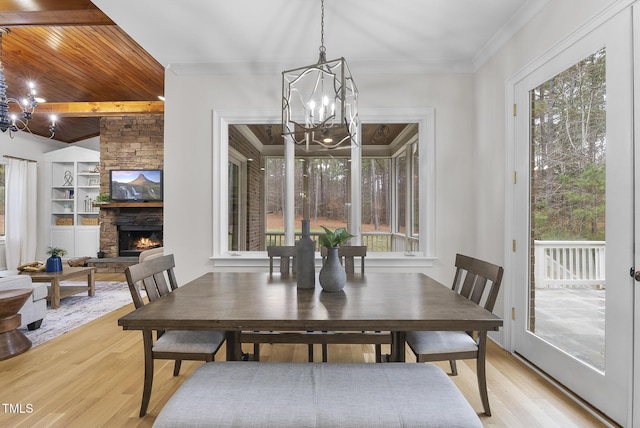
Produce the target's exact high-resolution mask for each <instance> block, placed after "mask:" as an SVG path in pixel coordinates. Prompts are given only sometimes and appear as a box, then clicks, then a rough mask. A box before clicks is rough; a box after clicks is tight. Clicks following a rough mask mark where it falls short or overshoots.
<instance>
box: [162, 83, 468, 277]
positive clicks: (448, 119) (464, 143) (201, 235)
mask: <svg viewBox="0 0 640 428" xmlns="http://www.w3.org/2000/svg"><path fill="white" fill-rule="evenodd" d="M354 79H355V81H356V84H357V85H358V90H359V93H360V95H359V105H360V107H361V108H362V109H376V108H412V107H413V108H427V107H433V108H434V109H435V123H436V125H435V128H436V143H435V144H436V148H435V152H436V155H435V156H436V162H435V163H436V203H435V205H436V224H437V227H436V229H437V232H436V245H435V247H436V255H437V256H438V258H439V259H438V260H437V261H436V262H435V266H434V267H433V268H431V269H429V270H428V272H429V274H430V275H432V276H433V277H435V278H437V279H439V280H441V281H443V282H445V283H447V284H448V283H449V282H450V281H451V280H452V278H453V263H454V258H455V254H456V252H466V253H468V252H470V251H472V250H473V249H474V246H475V243H474V242H473V240H472V239H469V237H470V236H471V237H472V236H473V227H474V219H473V217H474V213H473V194H474V189H473V182H474V177H473V175H472V151H473V136H474V126H473V124H474V116H473V109H474V91H473V76H472V75H470V74H450V75H441V74H438V75H371V74H361V75H358V74H355V71H354ZM281 85H282V82H281V75H280V74H278V75H273V76H177V75H175V74H174V73H173V72H172V71H171V70H168V71H167V72H166V75H165V96H166V102H165V160H164V162H165V174H164V176H165V205H164V222H165V225H164V227H165V230H164V243H165V247H166V248H167V251H168V252H172V253H174V254H175V256H176V264H177V270H176V271H177V275H178V278H179V280H180V281H187V280H190V279H193V278H196V277H198V276H200V275H201V274H203V273H205V272H208V271H212V270H215V269H216V267H215V266H214V262H213V261H211V260H210V256H211V254H212V225H211V219H212V210H214V209H217V208H216V203H215V201H212V111H213V110H216V111H220V110H224V111H228V110H236V109H237V110H278V109H279V108H280V105H281V101H280V97H281ZM372 262H373V260H372ZM368 266H369V267H371V266H372V265H371V263H370V262H368ZM424 270H425V271H427V270H426V269H424Z"/></svg>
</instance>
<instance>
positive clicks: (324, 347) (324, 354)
mask: <svg viewBox="0 0 640 428" xmlns="http://www.w3.org/2000/svg"><path fill="white" fill-rule="evenodd" d="M328 353H329V349H328V346H327V344H326V343H323V344H322V362H323V363H326V362H327V354H328Z"/></svg>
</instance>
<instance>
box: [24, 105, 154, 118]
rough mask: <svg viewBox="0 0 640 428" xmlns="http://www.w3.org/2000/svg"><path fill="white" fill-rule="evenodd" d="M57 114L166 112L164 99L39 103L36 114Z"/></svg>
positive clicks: (122, 114) (82, 115) (79, 115)
mask: <svg viewBox="0 0 640 428" xmlns="http://www.w3.org/2000/svg"><path fill="white" fill-rule="evenodd" d="M43 114H48V115H49V114H55V115H56V116H58V117H102V116H132V115H139V114H164V102H162V101H113V102H75V103H42V104H38V107H37V108H36V111H35V112H34V115H43Z"/></svg>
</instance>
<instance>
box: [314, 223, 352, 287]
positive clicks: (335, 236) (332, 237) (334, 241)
mask: <svg viewBox="0 0 640 428" xmlns="http://www.w3.org/2000/svg"><path fill="white" fill-rule="evenodd" d="M322 228H323V229H324V231H325V234H324V235H320V237H319V238H318V242H319V243H320V245H322V246H323V247H327V259H326V261H325V262H324V265H323V266H322V269H320V275H319V277H318V280H319V281H320V285H321V286H322V289H323V290H324V291H329V292H334V291H340V290H342V289H343V288H344V285H345V284H346V283H347V273H346V272H345V270H344V266H342V264H341V263H340V258H339V257H338V247H340V246H341V245H344V244H346V243H347V242H348V241H349V239H351V238H353V235H351V234H350V233H349V232H347V230H346V229H345V228H344V227H339V228H338V229H336V230H335V231H333V232H332V231H331V230H329V229H327V228H326V227H324V226H322Z"/></svg>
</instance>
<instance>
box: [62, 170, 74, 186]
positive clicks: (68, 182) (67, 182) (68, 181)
mask: <svg viewBox="0 0 640 428" xmlns="http://www.w3.org/2000/svg"><path fill="white" fill-rule="evenodd" d="M63 179H64V184H63V186H73V174H71V171H65V172H64V178H63Z"/></svg>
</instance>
